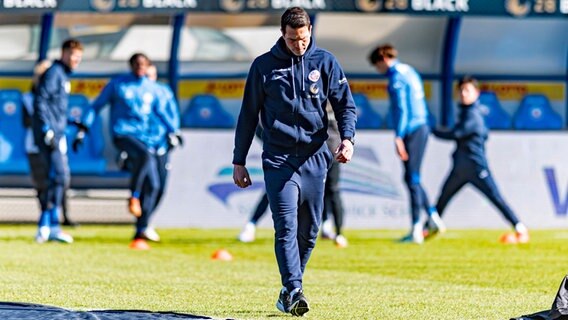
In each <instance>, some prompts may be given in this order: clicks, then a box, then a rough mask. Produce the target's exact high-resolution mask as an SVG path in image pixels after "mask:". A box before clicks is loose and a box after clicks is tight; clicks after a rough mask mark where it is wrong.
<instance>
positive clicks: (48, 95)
mask: <svg viewBox="0 0 568 320" xmlns="http://www.w3.org/2000/svg"><path fill="white" fill-rule="evenodd" d="M70 73H71V69H69V67H67V66H66V65H65V64H64V63H63V62H61V61H60V60H56V61H54V62H53V64H52V65H51V67H49V69H47V70H46V71H45V73H44V74H43V75H42V76H41V77H40V80H39V83H38V85H37V87H36V88H35V91H34V93H35V95H34V113H33V116H32V126H33V128H34V132H35V135H36V136H35V138H36V139H42V138H43V134H45V132H47V131H48V130H52V131H53V133H54V134H55V137H56V138H57V140H59V138H61V137H63V136H65V129H66V128H67V104H68V100H69V92H70V91H71V84H70V83H69V74H70Z"/></svg>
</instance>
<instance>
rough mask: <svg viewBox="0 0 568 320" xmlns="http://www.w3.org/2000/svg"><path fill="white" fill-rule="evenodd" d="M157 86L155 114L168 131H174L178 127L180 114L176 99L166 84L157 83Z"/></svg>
mask: <svg viewBox="0 0 568 320" xmlns="http://www.w3.org/2000/svg"><path fill="white" fill-rule="evenodd" d="M158 86H159V87H158V103H157V108H156V115H157V116H158V118H159V119H160V120H161V121H162V123H163V124H164V125H165V126H166V128H167V131H168V133H171V132H176V131H178V130H179V127H180V116H179V109H178V105H177V102H176V99H175V97H174V94H173V93H172V91H171V90H170V88H169V87H168V86H166V85H161V84H158Z"/></svg>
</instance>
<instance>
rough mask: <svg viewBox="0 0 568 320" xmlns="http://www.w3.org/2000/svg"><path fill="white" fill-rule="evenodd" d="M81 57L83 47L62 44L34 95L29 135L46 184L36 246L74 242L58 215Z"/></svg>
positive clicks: (65, 181) (66, 175) (66, 181)
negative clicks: (70, 99)
mask: <svg viewBox="0 0 568 320" xmlns="http://www.w3.org/2000/svg"><path fill="white" fill-rule="evenodd" d="M82 56H83V46H82V45H81V43H80V42H79V41H77V40H72V39H71V40H67V41H65V42H64V43H63V45H62V47H61V59H60V60H56V61H55V62H54V63H53V64H52V65H51V67H50V68H49V69H47V70H46V71H45V72H44V73H43V75H42V76H41V77H40V79H39V83H38V84H37V86H36V88H35V92H34V93H35V95H34V102H33V109H34V111H33V116H32V131H33V137H34V140H35V142H36V144H37V146H38V148H39V153H40V156H41V157H42V158H43V161H42V162H43V163H44V164H45V167H44V168H42V169H43V170H45V172H44V173H43V174H40V176H43V177H47V180H48V181H47V184H46V185H47V189H46V190H45V192H43V193H42V194H41V195H40V196H41V197H43V199H40V203H41V204H42V205H41V207H42V208H41V210H42V213H41V216H40V219H39V223H38V232H37V234H36V238H35V239H36V242H38V243H43V242H46V241H48V240H55V241H60V242H65V243H71V242H73V238H72V237H71V236H70V235H68V234H65V233H63V232H62V231H61V228H60V226H59V212H60V210H61V207H62V204H63V197H64V193H65V189H66V187H67V186H68V184H69V179H70V176H69V166H68V163H67V161H68V160H67V142H66V140H65V129H66V128H67V107H68V97H69V92H70V91H71V84H70V82H69V74H70V73H71V72H72V71H73V69H75V68H77V67H78V66H79V63H80V62H81V59H82Z"/></svg>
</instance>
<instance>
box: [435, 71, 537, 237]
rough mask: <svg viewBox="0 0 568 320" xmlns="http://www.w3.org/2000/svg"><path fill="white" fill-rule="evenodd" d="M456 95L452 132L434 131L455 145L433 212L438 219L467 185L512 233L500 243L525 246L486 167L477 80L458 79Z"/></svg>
mask: <svg viewBox="0 0 568 320" xmlns="http://www.w3.org/2000/svg"><path fill="white" fill-rule="evenodd" d="M458 91H459V98H460V113H459V116H458V120H457V123H456V124H455V126H454V128H453V129H452V130H449V131H447V130H446V131H442V130H434V135H435V136H436V137H439V138H442V139H446V140H454V141H456V144H457V145H456V150H455V151H454V154H453V160H454V165H453V168H452V171H451V172H450V174H449V175H448V177H447V178H446V181H445V182H444V186H443V187H442V193H441V195H440V198H439V199H438V204H437V205H436V208H437V210H438V212H439V214H440V216H441V215H442V214H443V213H444V210H445V209H446V206H447V205H448V203H449V202H450V200H451V199H452V197H453V196H454V195H455V194H456V193H457V192H458V191H459V190H460V189H461V188H462V187H463V186H464V185H466V184H467V183H471V184H473V185H474V186H475V187H476V188H477V189H478V190H479V191H481V192H482V193H483V194H484V195H485V196H486V197H487V198H488V199H489V200H490V201H491V203H493V205H495V207H497V209H499V211H501V214H503V217H505V219H506V220H507V221H508V222H509V223H510V224H511V226H512V227H513V228H514V229H515V231H516V232H515V233H514V234H505V235H504V236H503V237H502V238H501V240H502V241H503V242H507V243H526V242H528V241H529V233H528V230H527V227H526V226H525V225H524V224H523V223H522V222H520V221H519V219H518V218H517V216H516V215H515V214H514V213H513V211H512V210H511V208H510V207H509V206H508V205H507V203H505V200H503V197H502V196H501V194H500V193H499V190H498V189H497V185H496V184H495V181H494V180H493V177H492V175H491V172H490V171H489V166H488V165H487V158H486V156H485V141H487V136H488V132H489V130H488V129H487V126H486V125H485V121H484V117H483V112H482V111H481V108H480V106H479V86H478V83H477V80H475V79H474V78H472V77H469V76H466V77H464V78H462V79H461V80H460V81H459V83H458Z"/></svg>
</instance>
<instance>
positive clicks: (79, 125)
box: [71, 120, 89, 133]
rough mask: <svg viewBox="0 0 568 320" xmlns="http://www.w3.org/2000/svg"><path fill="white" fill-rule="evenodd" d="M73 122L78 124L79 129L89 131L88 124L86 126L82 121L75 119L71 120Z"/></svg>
mask: <svg viewBox="0 0 568 320" xmlns="http://www.w3.org/2000/svg"><path fill="white" fill-rule="evenodd" d="M71 124H73V125H75V126H77V129H79V130H82V131H84V132H86V133H89V128H87V126H85V125H84V124H83V123H82V122H81V121H79V120H73V121H71Z"/></svg>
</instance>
